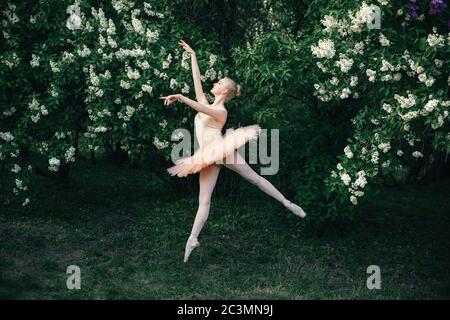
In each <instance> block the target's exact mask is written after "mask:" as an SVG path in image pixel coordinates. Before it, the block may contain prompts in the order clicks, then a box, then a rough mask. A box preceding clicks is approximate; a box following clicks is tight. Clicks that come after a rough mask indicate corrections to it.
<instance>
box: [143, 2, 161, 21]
mask: <svg viewBox="0 0 450 320" xmlns="http://www.w3.org/2000/svg"><path fill="white" fill-rule="evenodd" d="M144 11H145V13H146V14H148V15H149V16H150V17H157V18H160V19H162V18H164V15H163V14H162V13H159V12H155V11H153V10H152V6H151V5H150V3H147V2H144Z"/></svg>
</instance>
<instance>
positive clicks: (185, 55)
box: [181, 51, 191, 70]
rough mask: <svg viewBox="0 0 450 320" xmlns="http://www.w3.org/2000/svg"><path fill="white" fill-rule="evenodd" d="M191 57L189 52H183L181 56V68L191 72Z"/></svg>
mask: <svg viewBox="0 0 450 320" xmlns="http://www.w3.org/2000/svg"><path fill="white" fill-rule="evenodd" d="M190 57H191V55H190V54H189V53H188V52H187V51H183V54H182V56H181V67H182V68H184V69H186V70H189V69H190V64H189V59H190Z"/></svg>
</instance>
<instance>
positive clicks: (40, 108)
mask: <svg viewBox="0 0 450 320" xmlns="http://www.w3.org/2000/svg"><path fill="white" fill-rule="evenodd" d="M28 109H30V111H38V112H37V113H36V114H35V115H31V120H32V121H33V122H34V123H36V122H38V121H39V119H40V118H41V114H42V115H43V116H46V115H48V110H47V109H46V108H45V106H44V105H39V102H38V101H37V100H36V98H34V97H33V99H32V100H31V102H30V103H29V104H28Z"/></svg>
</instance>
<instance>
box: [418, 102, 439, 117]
mask: <svg viewBox="0 0 450 320" xmlns="http://www.w3.org/2000/svg"><path fill="white" fill-rule="evenodd" d="M438 104H439V100H438V99H431V100H429V101H428V102H427V103H426V104H425V105H424V106H423V109H422V110H420V115H422V116H426V115H428V114H429V113H430V112H432V111H433V110H434V109H435V108H436V107H437V106H438Z"/></svg>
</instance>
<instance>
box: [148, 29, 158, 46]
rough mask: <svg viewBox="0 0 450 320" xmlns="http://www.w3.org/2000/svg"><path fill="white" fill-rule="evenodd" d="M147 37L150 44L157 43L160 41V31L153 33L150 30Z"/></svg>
mask: <svg viewBox="0 0 450 320" xmlns="http://www.w3.org/2000/svg"><path fill="white" fill-rule="evenodd" d="M145 37H146V38H147V41H148V42H149V43H155V42H156V41H158V39H159V31H158V30H155V31H151V30H149V29H148V30H147V32H146V34H145Z"/></svg>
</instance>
